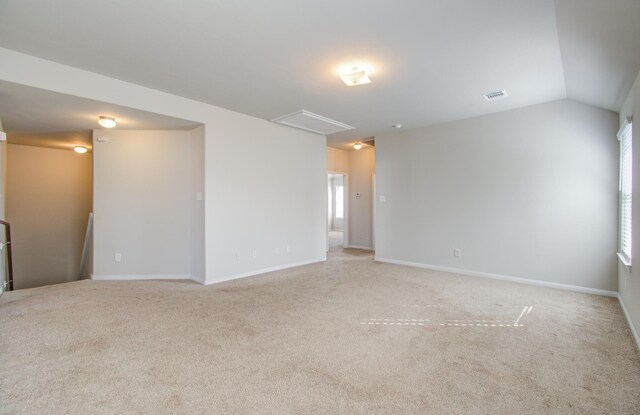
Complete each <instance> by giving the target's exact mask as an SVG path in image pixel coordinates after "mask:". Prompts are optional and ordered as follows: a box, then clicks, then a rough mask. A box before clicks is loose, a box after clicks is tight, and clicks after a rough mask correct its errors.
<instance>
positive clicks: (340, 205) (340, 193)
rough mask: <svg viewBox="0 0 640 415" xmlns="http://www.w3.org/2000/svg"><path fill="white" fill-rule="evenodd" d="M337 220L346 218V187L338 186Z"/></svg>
mask: <svg viewBox="0 0 640 415" xmlns="http://www.w3.org/2000/svg"><path fill="white" fill-rule="evenodd" d="M336 218H337V219H342V218H344V186H336Z"/></svg>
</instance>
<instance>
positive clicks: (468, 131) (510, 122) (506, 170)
mask: <svg viewBox="0 0 640 415" xmlns="http://www.w3.org/2000/svg"><path fill="white" fill-rule="evenodd" d="M617 124H618V119H617V114H615V113H613V112H610V111H605V110H602V109H599V108H595V107H592V106H589V105H585V104H580V103H577V102H574V101H569V100H562V101H557V102H551V103H547V104H541V105H535V106H530V107H525V108H521V109H517V110H512V111H505V112H500V113H496V114H492V115H487V116H483V117H476V118H471V119H467V120H461V121H455V122H451V123H446V124H440V125H435V126H431V127H427V128H421V129H416V130H411V131H405V132H403V133H396V134H389V135H383V136H377V137H376V184H377V186H378V188H377V189H376V190H377V194H378V195H379V196H380V197H382V196H385V198H386V199H385V202H380V201H379V200H378V201H376V209H377V211H376V220H377V223H376V256H377V259H379V260H392V261H395V262H404V263H413V264H418V265H421V266H427V267H432V268H433V267H439V268H447V269H454V270H462V271H468V272H476V273H485V274H493V275H499V276H506V277H517V278H526V279H529V280H536V281H537V282H538V283H542V282H545V283H547V284H564V285H565V286H574V288H577V287H584V288H585V291H589V292H601V291H598V290H605V291H606V292H607V294H613V293H615V291H616V289H617V280H616V257H615V251H616V245H617V243H616V235H617V215H618V213H617V212H618V208H617V205H618V197H617V190H618V145H617V142H616V138H615V134H616V131H617ZM455 248H459V249H461V250H462V255H461V256H460V257H456V256H454V249H455Z"/></svg>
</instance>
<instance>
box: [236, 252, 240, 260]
mask: <svg viewBox="0 0 640 415" xmlns="http://www.w3.org/2000/svg"><path fill="white" fill-rule="evenodd" d="M236 262H240V253H238V252H236Z"/></svg>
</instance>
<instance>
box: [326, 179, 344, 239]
mask: <svg viewBox="0 0 640 415" xmlns="http://www.w3.org/2000/svg"><path fill="white" fill-rule="evenodd" d="M346 188H347V176H346V175H345V174H340V173H329V174H328V176H327V192H328V201H329V206H328V210H327V212H328V215H327V231H328V234H327V241H328V242H327V245H328V247H327V248H328V250H329V251H331V250H340V249H343V248H344V247H345V245H346V244H347V243H346V241H347V240H348V239H347V232H348V221H347V202H346V197H345V196H346V195H347V194H348V193H347V191H346Z"/></svg>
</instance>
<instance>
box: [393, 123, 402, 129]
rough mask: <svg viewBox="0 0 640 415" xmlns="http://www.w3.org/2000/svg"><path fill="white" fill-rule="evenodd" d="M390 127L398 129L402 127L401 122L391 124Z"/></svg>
mask: <svg viewBox="0 0 640 415" xmlns="http://www.w3.org/2000/svg"><path fill="white" fill-rule="evenodd" d="M392 127H393V128H395V129H396V130H399V129H401V128H402V124H393V125H392Z"/></svg>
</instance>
